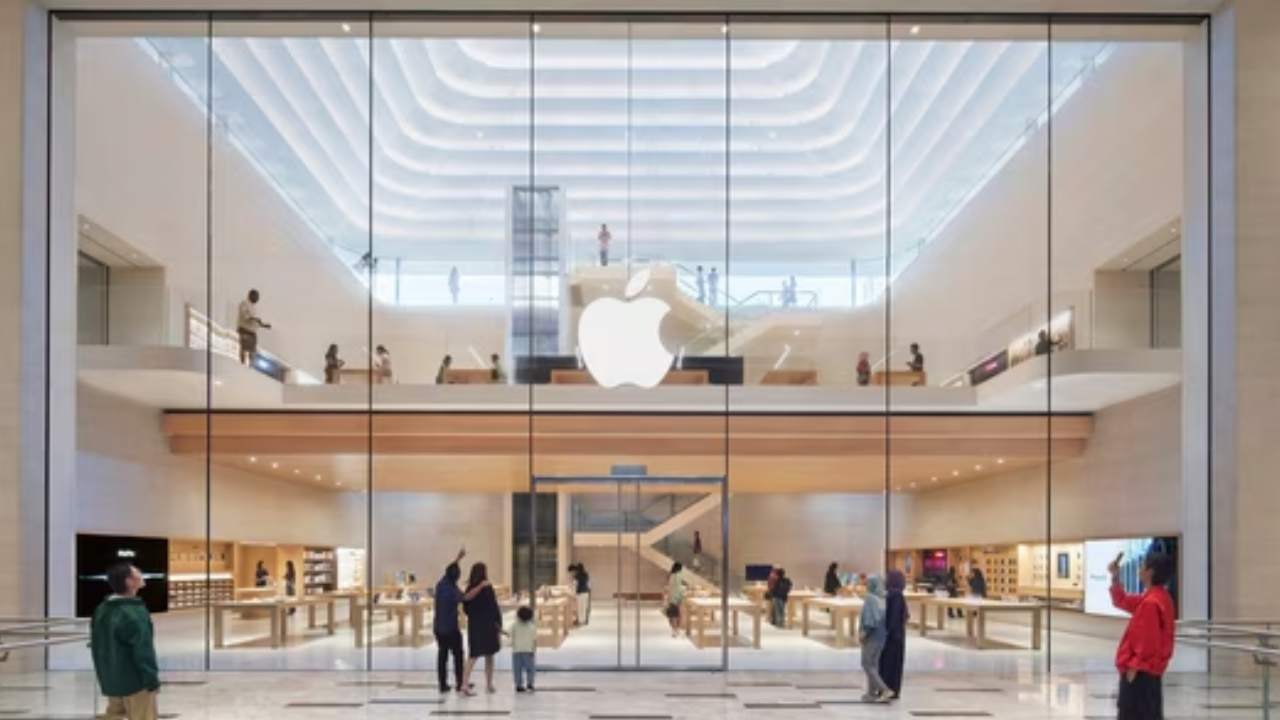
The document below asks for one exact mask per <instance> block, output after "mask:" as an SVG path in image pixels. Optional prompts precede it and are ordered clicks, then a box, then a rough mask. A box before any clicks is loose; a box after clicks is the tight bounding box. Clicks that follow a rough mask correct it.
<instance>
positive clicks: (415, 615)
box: [351, 598, 434, 648]
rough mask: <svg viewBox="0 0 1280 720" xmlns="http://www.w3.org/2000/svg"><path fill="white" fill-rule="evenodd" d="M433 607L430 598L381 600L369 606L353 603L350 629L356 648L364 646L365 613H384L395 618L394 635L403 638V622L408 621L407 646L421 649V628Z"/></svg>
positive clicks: (367, 629) (365, 630) (366, 630)
mask: <svg viewBox="0 0 1280 720" xmlns="http://www.w3.org/2000/svg"><path fill="white" fill-rule="evenodd" d="M433 607H434V603H433V602H432V601H431V599H430V598H424V599H422V600H418V601H416V602H414V601H412V600H383V601H381V602H378V603H375V604H373V605H369V604H367V603H355V604H353V605H352V606H351V613H352V614H351V627H352V628H353V629H355V636H356V638H355V639H356V647H358V648H362V647H364V644H365V634H366V633H367V632H368V631H369V628H367V627H365V622H364V616H365V613H366V612H369V611H372V612H375V613H376V612H384V611H385V612H386V613H387V615H389V616H391V615H394V616H395V618H396V634H397V635H400V636H404V634H405V620H406V618H407V619H408V625H409V644H410V645H412V646H413V647H421V646H422V642H423V633H422V628H423V626H424V625H425V624H426V617H427V613H428V612H429V611H430V610H431V609H432V608H433Z"/></svg>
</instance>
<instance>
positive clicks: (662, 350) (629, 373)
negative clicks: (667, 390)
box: [578, 269, 675, 389]
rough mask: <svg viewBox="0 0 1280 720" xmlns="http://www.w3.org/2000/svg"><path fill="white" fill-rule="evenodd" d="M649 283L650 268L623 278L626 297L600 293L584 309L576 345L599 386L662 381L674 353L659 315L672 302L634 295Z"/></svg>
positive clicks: (644, 386) (663, 312)
mask: <svg viewBox="0 0 1280 720" xmlns="http://www.w3.org/2000/svg"><path fill="white" fill-rule="evenodd" d="M648 285H649V270H647V269H645V270H641V271H640V272H638V273H636V274H635V276H634V277H632V278H631V280H630V282H628V283H627V290H626V300H617V299H615V298H601V299H599V300H596V301H595V302H593V303H591V304H590V305H588V306H587V308H586V309H585V310H583V311H582V319H581V320H579V321H578V347H579V349H580V350H581V351H582V361H583V362H584V363H586V366H587V371H588V372H590V373H591V377H593V378H595V381H596V382H597V383H600V386H601V387H606V388H615V387H618V386H619V385H635V386H637V387H642V388H646V389H647V388H651V387H654V386H656V385H657V384H658V383H660V382H662V378H663V377H664V376H665V375H666V374H667V371H668V370H670V369H671V360H672V359H673V358H674V357H675V356H674V355H672V354H671V352H670V351H669V350H667V348H666V346H665V345H663V344H662V335H661V333H660V332H659V330H660V328H661V326H662V318H664V317H666V315H667V313H669V312H671V307H670V306H669V305H667V304H666V303H665V302H663V301H662V300H659V299H658V298H652V297H649V298H641V299H639V300H634V299H633V298H635V297H636V296H637V295H639V294H640V293H642V292H644V289H645V287H647V286H648Z"/></svg>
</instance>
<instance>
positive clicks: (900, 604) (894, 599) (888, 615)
mask: <svg viewBox="0 0 1280 720" xmlns="http://www.w3.org/2000/svg"><path fill="white" fill-rule="evenodd" d="M885 586H886V588H887V592H886V594H885V603H884V627H885V640H884V650H882V651H881V653H880V679H881V680H884V684H885V685H887V686H888V688H889V690H891V691H892V694H891V695H890V698H891V699H896V698H900V697H902V670H903V667H904V666H905V665H906V659H907V621H908V620H909V619H911V613H910V612H909V611H908V610H907V600H906V598H905V597H903V595H902V593H903V592H904V591H905V590H906V588H907V576H906V575H905V574H903V572H902V571H901V570H890V571H889V575H888V578H887V579H886V581H885Z"/></svg>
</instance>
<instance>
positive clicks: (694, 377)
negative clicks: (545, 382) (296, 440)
mask: <svg viewBox="0 0 1280 720" xmlns="http://www.w3.org/2000/svg"><path fill="white" fill-rule="evenodd" d="M710 383H711V378H710V375H709V374H708V373H707V371H706V370H669V371H667V374H666V375H664V376H663V378H662V382H661V383H660V384H661V385H709V384H710ZM551 384H552V385H595V384H596V379H595V378H593V377H591V373H590V372H588V371H586V370H552V371H551Z"/></svg>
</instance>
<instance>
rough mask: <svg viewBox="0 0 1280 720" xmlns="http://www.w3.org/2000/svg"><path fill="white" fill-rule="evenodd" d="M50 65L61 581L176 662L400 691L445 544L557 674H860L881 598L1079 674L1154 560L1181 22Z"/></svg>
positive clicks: (1172, 384)
mask: <svg viewBox="0 0 1280 720" xmlns="http://www.w3.org/2000/svg"><path fill="white" fill-rule="evenodd" d="M65 29H66V31H67V32H68V42H67V43H66V45H65V53H63V54H62V55H59V56H58V57H57V58H55V66H56V65H57V61H58V60H61V62H62V63H63V65H62V66H61V67H58V68H57V69H58V70H59V73H56V74H55V78H56V82H55V86H56V90H57V92H59V93H61V95H60V97H62V98H64V99H65V100H66V102H65V103H63V104H62V105H60V106H59V107H60V108H62V110H63V112H65V113H67V114H68V115H67V117H65V118H64V120H65V123H64V124H63V125H62V126H60V127H61V128H62V132H63V135H62V136H61V137H62V138H63V141H65V142H66V147H68V148H71V147H73V148H74V152H73V153H71V154H70V157H71V158H73V159H74V162H70V161H68V164H69V165H70V168H69V172H70V173H71V177H70V182H68V183H67V184H66V186H65V188H66V189H65V190H64V192H63V193H62V196H61V197H59V199H58V201H57V202H58V204H59V207H62V208H63V209H65V210H66V211H67V217H68V218H69V219H71V222H73V223H74V225H70V226H69V228H68V230H69V231H70V232H71V233H72V234H74V236H75V237H76V238H77V243H76V252H75V253H74V254H68V256H67V258H65V260H66V262H65V265H66V268H67V276H68V277H67V278H63V280H62V281H63V282H65V283H67V288H66V289H67V290H68V292H74V295H75V299H76V302H71V303H68V307H67V308H65V312H66V319H67V320H68V322H69V323H71V324H70V325H69V327H70V326H75V327H76V328H77V333H76V338H77V340H76V343H75V346H74V347H69V348H68V350H69V352H68V353H67V354H66V358H67V361H66V364H65V365H60V366H58V367H55V368H53V370H54V371H55V372H58V371H63V372H65V373H66V375H67V378H68V380H70V379H72V378H74V381H73V382H69V383H67V385H68V387H67V388H66V390H67V391H66V392H65V393H64V392H61V391H60V392H59V393H58V394H57V395H56V397H55V398H54V401H55V402H54V403H53V406H52V407H53V409H52V410H51V412H52V414H53V418H52V421H53V423H54V426H58V427H67V428H69V429H70V430H69V432H68V433H67V434H66V436H65V437H61V438H60V439H59V441H58V442H63V443H66V447H65V448H64V449H65V450H66V452H65V453H62V454H58V453H55V458H56V461H55V462H54V467H53V472H55V473H61V474H62V475H65V480H66V483H67V484H66V485H65V486H64V487H66V488H69V490H68V491H67V492H65V493H55V494H54V495H55V497H54V500H55V502H57V503H61V505H59V507H60V508H61V510H60V512H61V513H63V515H61V516H60V517H64V518H65V519H66V521H67V523H68V524H69V525H70V526H71V529H72V532H71V533H70V534H69V536H70V537H74V538H75V540H74V543H73V544H74V547H71V546H67V547H64V548H62V549H61V550H60V551H59V552H57V553H54V565H55V567H54V570H55V572H53V574H52V575H51V578H50V583H51V590H52V595H53V596H54V597H56V598H57V601H56V604H58V605H60V607H58V608H55V609H56V610H58V611H59V612H65V613H67V614H76V615H84V614H86V612H87V611H88V609H89V608H91V607H92V606H93V604H94V603H95V602H96V601H97V600H98V599H100V597H101V595H102V592H103V587H102V583H101V580H100V575H101V573H102V572H103V569H104V568H103V566H104V564H106V563H108V562H110V561H112V560H113V559H119V558H124V557H130V558H134V562H135V563H136V564H138V565H139V567H140V568H141V569H142V570H143V571H144V572H145V573H146V575H147V577H148V582H149V588H148V590H146V591H144V597H145V598H146V599H147V601H148V603H149V604H150V605H151V606H152V609H153V611H154V612H155V622H156V628H157V639H158V643H159V648H160V654H161V658H162V664H163V666H164V667H166V668H167V669H173V670H200V669H213V670H282V669H290V670H293V669H298V670H326V669H347V670H350V669H388V670H424V669H427V668H431V667H434V664H435V660H436V652H435V650H436V647H435V641H434V638H433V637H432V633H431V624H432V620H433V617H434V616H433V613H434V606H433V602H432V596H433V593H434V588H435V584H436V583H437V582H438V581H439V580H440V579H441V576H442V574H443V572H444V569H445V567H446V565H448V563H449V562H451V561H452V560H453V559H454V557H455V556H456V555H457V554H458V552H459V551H460V550H462V549H465V552H466V557H465V558H464V560H463V563H462V565H463V574H464V578H465V577H466V574H467V573H468V572H469V569H470V567H471V566H472V565H473V564H474V563H479V562H482V563H485V564H486V566H487V568H488V573H489V579H490V580H491V582H492V583H493V584H494V586H495V587H496V588H497V589H498V591H499V595H500V601H501V604H502V608H503V610H504V612H506V613H507V615H506V617H507V619H508V620H509V619H510V617H511V615H512V614H513V613H514V611H515V609H516V608H518V607H519V606H521V605H523V604H530V605H532V606H533V607H535V608H537V610H538V613H539V625H540V632H541V635H540V657H539V661H540V662H541V663H543V664H545V665H546V666H547V667H551V668H564V669H618V668H624V669H626V668H698V669H708V670H716V669H726V668H730V669H769V670H775V669H783V670H808V669H814V670H851V669H854V668H856V667H858V662H859V660H858V651H857V637H856V632H850V628H849V627H848V626H846V625H843V624H842V623H844V619H845V618H846V617H851V613H853V609H854V608H856V607H859V606H860V603H861V600H860V595H861V594H862V593H864V592H865V581H866V578H867V576H868V575H870V574H883V573H884V572H885V571H886V570H889V569H898V570H902V571H903V572H904V573H905V574H906V576H907V577H908V580H909V583H910V584H909V591H910V593H911V598H912V602H913V603H918V605H917V606H916V607H917V609H918V611H916V610H913V621H914V624H913V626H912V634H911V636H910V639H909V641H908V663H909V665H910V666H912V667H915V668H916V669H918V670H921V671H927V670H929V669H939V668H941V669H964V670H966V671H967V670H973V671H980V670H981V669H982V668H985V667H994V666H995V665H996V664H1000V663H1008V662H1010V661H1012V662H1013V663H1014V664H1016V665H1017V666H1018V667H1019V668H1023V669H1026V670H1027V671H1028V672H1035V671H1042V670H1046V669H1048V668H1050V667H1052V668H1054V669H1059V668H1066V669H1080V670H1090V669H1097V668H1106V667H1108V663H1109V660H1108V657H1109V653H1110V648H1111V646H1112V645H1113V643H1114V641H1115V639H1116V638H1117V637H1118V634H1119V633H1120V631H1121V628H1122V627H1123V620H1122V619H1121V618H1120V617H1118V616H1117V614H1116V613H1115V611H1114V610H1112V609H1111V608H1110V606H1109V601H1108V600H1107V599H1106V595H1107V582H1108V580H1107V576H1106V572H1105V568H1106V565H1107V563H1109V562H1110V561H1111V560H1113V559H1114V558H1115V557H1116V556H1117V555H1118V554H1119V553H1121V552H1123V553H1125V558H1126V563H1127V564H1126V566H1125V567H1126V570H1125V573H1126V574H1125V577H1126V582H1129V583H1130V584H1132V583H1134V582H1136V577H1132V578H1131V577H1130V575H1132V572H1131V570H1132V567H1131V564H1132V562H1134V561H1135V560H1136V558H1137V557H1138V556H1140V554H1142V553H1145V552H1147V551H1149V550H1150V549H1152V548H1158V549H1163V550H1165V551H1167V552H1173V553H1175V554H1176V553H1177V550H1178V546H1179V543H1180V540H1181V538H1182V536H1183V534H1184V531H1185V528H1186V526H1187V522H1188V520H1187V518H1188V517H1189V516H1190V515H1192V514H1193V512H1194V508H1187V507H1184V505H1183V499H1182V495H1181V493H1180V492H1179V491H1178V483H1179V480H1180V477H1181V473H1182V472H1183V471H1184V470H1183V466H1182V462H1181V460H1182V457H1181V450H1182V448H1183V445H1184V437H1185V429H1184V425H1183V392H1184V387H1183V383H1182V368H1183V363H1184V357H1183V353H1184V350H1183V349H1182V347H1181V344H1182V343H1181V337H1182V335H1183V333H1182V327H1183V323H1184V321H1185V320H1184V313H1183V304H1182V282H1183V280H1182V265H1181V257H1182V252H1183V248H1182V240H1183V231H1182V228H1183V218H1184V217H1185V211H1184V205H1185V204H1186V203H1187V202H1188V195H1189V193H1190V190H1189V189H1188V188H1187V187H1186V186H1187V185H1188V183H1187V182H1186V180H1185V176H1186V173H1187V171H1186V168H1185V167H1184V152H1185V145H1186V143H1187V142H1188V140H1187V135H1188V134H1189V133H1190V132H1191V130H1189V129H1188V126H1189V124H1190V121H1189V120H1187V117H1186V116H1187V115H1189V114H1190V113H1189V111H1188V110H1187V109H1186V107H1185V100H1184V92H1183V88H1184V85H1185V83H1186V77H1185V74H1186V73H1187V72H1188V70H1187V67H1186V63H1187V58H1186V53H1185V43H1186V42H1188V41H1189V39H1190V38H1192V37H1193V36H1194V33H1196V32H1197V29H1196V28H1195V27H1182V26H1178V25H1176V24H1172V23H1171V24H1166V25H1162V26H1154V27H1146V26H1142V25H1132V26H1126V27H1124V28H1113V27H1106V28H1102V27H1089V26H1086V25H1082V24H1081V25H1074V26H1071V27H1053V28H1052V32H1050V28H1049V27H1048V26H1046V25H1044V24H1039V25H1036V24H1031V23H1028V24H1026V25H1018V24H1008V25H999V26H992V27H985V26H983V27H979V26H977V25H973V24H968V25H964V26H952V25H949V24H947V23H945V22H941V21H939V22H936V23H932V24H930V23H924V24H921V23H920V22H919V20H918V19H917V20H913V21H910V22H907V21H903V22H898V21H893V20H887V21H884V22H881V23H879V24H878V25H877V24H875V23H868V21H866V20H858V21H855V20H854V19H847V21H841V22H840V23H834V24H817V23H813V22H810V21H806V20H805V19H803V18H796V19H789V20H785V21H784V20H781V19H780V20H779V21H778V22H776V23H770V22H759V21H745V20H739V19H732V18H715V19H711V20H707V19H697V20H694V19H690V20H688V21H687V22H680V21H676V20H672V21H670V22H656V21H655V22H633V23H628V22H623V21H598V22H594V21H592V22H588V21H586V20H582V21H579V20H576V19H568V18H565V19H530V18H528V17H503V18H497V19H484V20H476V21H475V22H471V21H468V22H452V21H450V22H426V21H422V22H419V21H416V20H414V21H402V22H393V21H391V20H387V21H378V20H375V19H372V18H370V17H369V16H363V18H356V17H353V18H350V19H337V20H335V19H333V18H323V19H316V20H314V21H312V20H299V21H297V22H270V23H260V22H244V21H238V20H234V19H228V20H218V21H215V22H211V23H209V22H190V23H184V22H177V21H175V22H167V23H162V24H151V25H148V24H147V23H146V22H134V21H128V22H125V21H105V22H104V21H100V20H95V21H88V20H85V21H82V22H72V23H67V24H66V28H65ZM877 33H878V34H877ZM886 38H888V39H886ZM890 58H894V61H893V62H890ZM415 63H417V64H416V65H415ZM584 63H586V64H588V65H590V66H592V67H595V70H594V71H592V72H588V71H586V70H582V69H580V66H582V65H583V64H584ZM415 68H417V69H415ZM784 75H785V76H787V77H790V76H791V75H795V76H796V77H800V78H807V79H803V80H797V81H796V83H797V85H796V86H795V87H791V86H788V85H786V84H785V83H784V82H783V80H782V77H783V76H784ZM1137 98H1141V101H1140V102H1139V101H1138V100H1137ZM451 105H452V109H451ZM875 118H879V120H876V119H875ZM1051 130H1052V132H1050V131H1051ZM876 158H880V160H878V161H877V160H876ZM59 187H61V186H59ZM547 188H555V190H554V191H550V190H547ZM604 225H607V226H608V228H609V233H610V237H611V239H610V240H602V239H601V235H602V233H603V232H604V230H602V229H601V226H604ZM602 245H604V246H607V248H606V249H605V250H603V252H604V255H605V257H603V258H602V257H601V256H600V255H601V252H602V250H601V246H602ZM531 248H536V250H534V249H531ZM73 262H74V268H73V267H72V264H73ZM700 268H705V269H711V268H714V269H716V272H717V280H715V281H714V282H715V283H721V284H720V285H717V286H715V289H712V282H713V281H711V279H710V275H709V272H704V271H701V270H700ZM69 278H75V282H74V284H73V285H74V286H72V284H71V283H70V280H69ZM250 289H253V290H257V291H260V293H261V301H260V302H258V303H257V304H256V305H255V306H254V310H253V312H254V313H255V314H256V315H257V316H258V317H259V319H260V320H261V321H262V323H261V324H259V326H258V330H259V332H257V333H256V335H255V339H256V341H257V343H258V346H257V348H256V349H255V350H254V351H253V352H252V353H250V355H249V356H248V357H245V355H244V354H243V353H244V347H245V345H244V334H243V333H242V332H240V330H241V329H242V327H243V318H244V309H243V308H244V303H245V302H247V294H248V292H249V290H250ZM644 303H649V307H654V306H655V304H656V305H660V306H661V307H662V308H663V313H660V314H659V315H658V321H655V323H654V324H655V327H654V329H653V337H654V338H655V339H656V341H657V343H658V345H657V346H656V347H657V348H658V349H657V350H654V349H653V346H652V345H649V346H646V345H644V343H645V342H646V340H644V339H638V338H647V337H648V335H646V333H648V332H649V330H648V329H647V328H645V327H644V324H645V323H647V322H649V320H647V319H646V318H644V317H642V316H641V315H640V314H635V315H632V316H628V315H626V312H627V308H628V306H630V308H631V310H632V311H636V309H637V308H640V307H642V306H643V304H644ZM605 308H610V309H608V310H606V309H605ZM619 308H621V311H620V310H619ZM607 312H620V314H618V315H615V316H613V317H609V316H608V315H607V314H606V313H607ZM592 313H595V314H599V315H600V316H601V318H602V319H601V322H600V323H596V322H595V321H594V320H592V319H589V317H590V314H592ZM267 325H269V326H270V327H267ZM59 342H61V341H59ZM68 342H70V341H69V339H68ZM913 346H915V349H913ZM380 347H381V348H383V349H384V350H385V349H387V348H390V350H389V351H388V352H385V353H380V352H378V350H377V349H378V348H380ZM917 352H919V354H920V356H921V357H920V359H919V361H918V364H917V362H916V358H915V356H916V354H917ZM655 354H656V357H658V360H657V361H656V362H657V365H656V366H654V365H652V363H650V361H649V360H648V359H647V358H650V357H652V356H655ZM339 355H340V356H341V363H340V364H335V363H333V362H331V359H330V358H335V359H336V358H338V357H339ZM392 357H394V360H391V359H390V358H392ZM446 357H448V358H449V363H447V364H446V363H445V361H444V359H445V358H446ZM863 357H865V358H866V367H865V368H864V367H862V363H861V362H860V359H861V358H863ZM646 363H649V365H647V366H646ZM664 363H665V364H664ZM926 363H927V365H926ZM642 366H645V367H642ZM652 367H656V368H657V373H656V375H655V376H654V379H653V380H652V381H649V380H648V379H646V378H647V377H648V375H647V374H646V373H648V372H649V370H651V369H652ZM649 374H651V373H649ZM615 377H616V378H621V380H620V384H621V385H622V386H621V387H611V386H612V385H614V384H619V383H615V382H614V378H615ZM695 532H696V533H697V536H696V540H695ZM695 543H696V544H697V546H698V548H699V551H698V552H695V549H694V548H695ZM675 562H680V563H682V564H683V565H684V566H685V567H686V568H687V569H686V573H685V582H686V584H687V586H688V600H687V603H686V605H685V611H684V616H683V624H682V626H681V633H680V634H679V635H678V636H674V637H673V635H672V633H671V631H670V628H669V625H668V622H667V618H666V617H664V607H665V605H666V602H665V600H664V589H665V588H666V587H667V575H668V570H669V569H670V567H671V565H672V564H673V563H675ZM832 563H835V564H836V566H837V574H838V576H839V579H840V580H841V582H840V585H841V587H840V588H839V589H838V590H837V591H836V592H835V593H834V595H832V596H830V597H827V596H825V595H824V593H823V585H824V576H825V574H826V572H827V570H828V567H829V566H830V565H831V564H832ZM579 564H580V565H583V566H585V567H586V568H587V571H588V572H589V574H590V577H591V592H590V615H589V618H581V617H578V614H579V613H578V603H577V599H576V598H575V597H574V595H575V593H574V590H573V578H572V573H571V571H570V567H571V566H574V565H579ZM290 567H292V568H293V571H292V575H293V576H294V577H295V580H294V581H293V582H292V583H289V582H286V580H285V578H286V577H287V576H288V575H289V574H290V573H289V568H290ZM761 568H764V569H765V570H764V574H765V575H767V574H768V569H769V568H783V569H785V570H786V573H787V575H788V576H789V577H790V578H792V580H793V582H794V586H795V589H796V591H797V596H796V597H795V598H793V599H792V601H791V603H790V605H789V606H788V607H787V609H786V613H787V615H788V619H787V621H786V622H784V623H783V626H782V627H776V626H774V625H773V624H771V623H770V622H769V620H770V618H769V616H768V607H767V603H766V602H765V601H764V600H763V598H762V592H761V585H760V583H761V580H762V578H761V577H760V573H761ZM950 570H954V571H955V574H956V576H957V580H956V582H955V583H954V584H953V585H952V586H950V587H948V583H947V582H946V580H945V576H946V575H947V573H948V571H950ZM974 570H979V571H981V573H982V575H983V576H984V578H985V586H986V593H985V597H983V598H979V597H976V587H975V585H974V582H973V571H974ZM1199 581H1200V579H1199V578H1187V579H1186V582H1187V583H1188V584H1191V585H1194V584H1195V583H1197V582H1199ZM965 603H967V604H965ZM988 617H989V618H990V621H989V622H988ZM584 619H585V620H588V622H586V623H585V624H582V625H580V626H578V625H575V623H576V622H577V621H581V620H584ZM51 657H52V659H53V664H54V665H55V666H57V667H67V668H72V667H86V666H87V664H88V662H89V659H88V655H87V653H86V652H85V651H83V649H79V648H69V647H68V648H58V649H56V650H55V651H53V653H52V654H51ZM499 662H500V666H501V667H506V665H505V664H504V663H505V662H506V660H505V659H502V660H500V661H499ZM1004 667H1007V665H1004Z"/></svg>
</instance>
